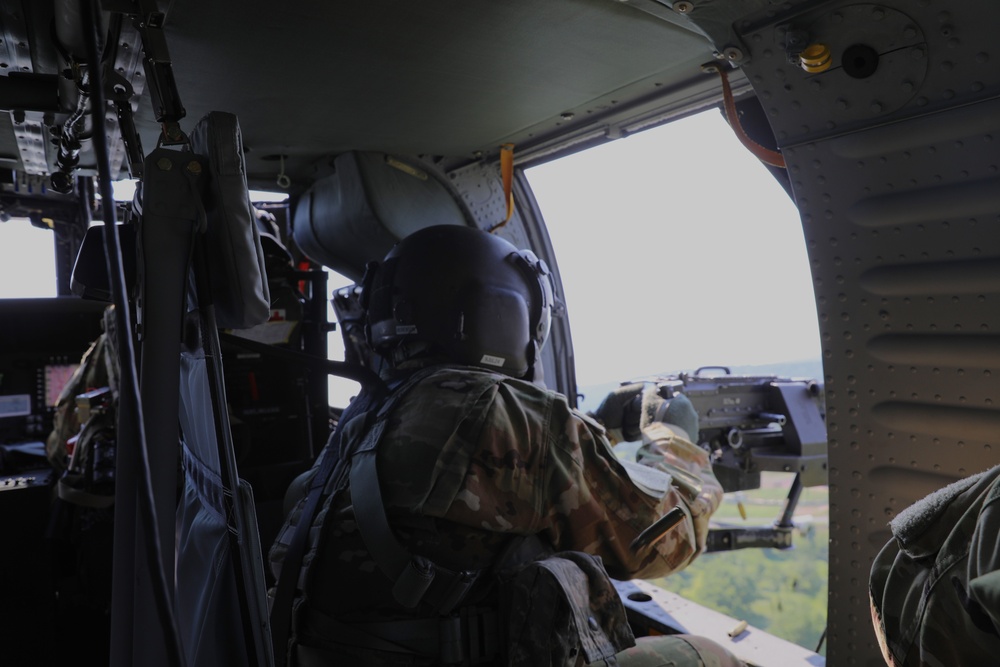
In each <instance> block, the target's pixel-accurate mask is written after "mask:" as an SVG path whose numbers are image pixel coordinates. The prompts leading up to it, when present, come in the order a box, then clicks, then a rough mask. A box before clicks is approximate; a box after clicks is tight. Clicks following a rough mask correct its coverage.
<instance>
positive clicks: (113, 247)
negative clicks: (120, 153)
mask: <svg viewBox="0 0 1000 667" xmlns="http://www.w3.org/2000/svg"><path fill="white" fill-rule="evenodd" d="M80 2H81V9H82V11H81V18H82V20H83V23H84V25H83V26H82V28H83V33H84V39H85V41H86V47H87V65H88V69H89V77H90V99H91V105H90V110H91V115H92V116H93V120H92V122H93V142H94V143H93V146H94V155H95V159H96V162H97V168H98V174H99V179H98V180H99V183H100V193H101V199H102V202H103V205H102V209H103V217H104V227H105V234H104V242H105V252H106V258H107V266H108V279H109V282H110V284H111V288H112V292H113V294H114V301H115V312H116V313H117V318H118V329H119V331H120V332H122V333H123V334H124V335H122V336H121V342H120V348H121V357H122V359H121V361H122V364H121V375H122V380H121V392H122V393H123V394H124V393H125V392H126V391H127V392H129V393H130V394H131V398H132V402H133V405H134V406H135V410H136V419H135V420H133V421H134V425H135V429H136V432H135V433H128V434H124V435H125V439H127V440H128V441H131V442H134V443H136V444H137V445H138V450H139V459H140V469H141V475H142V482H141V484H140V485H139V493H138V503H139V511H140V512H141V513H142V519H143V522H144V523H145V524H146V531H145V533H146V535H145V538H146V539H145V540H144V546H145V548H146V555H147V557H148V558H149V563H150V568H149V569H150V572H151V576H152V577H153V582H152V583H153V598H154V600H155V601H156V607H157V612H158V613H159V616H160V619H161V622H162V626H163V631H164V643H165V645H166V651H167V658H168V660H169V663H170V664H171V665H174V666H175V667H182V666H183V665H184V654H183V652H182V651H181V645H180V634H179V632H178V629H177V619H176V617H175V616H174V609H173V605H172V604H171V598H170V593H169V590H170V589H169V587H168V585H167V578H166V575H165V573H164V568H163V558H162V555H161V548H162V547H161V544H160V539H159V534H160V533H159V530H158V520H157V516H156V509H155V506H154V501H153V495H152V488H153V481H152V480H153V476H152V471H151V470H150V468H149V452H148V450H147V445H146V432H145V427H144V425H143V424H144V420H143V412H142V399H141V397H140V394H139V383H138V379H137V376H138V373H137V371H136V354H135V347H134V345H133V342H132V335H131V331H132V316H131V311H130V310H129V303H128V299H127V296H126V294H125V272H124V270H123V268H122V255H121V243H120V240H119V238H118V227H117V225H116V222H117V220H116V216H115V204H114V201H115V199H114V192H113V191H112V188H111V180H112V177H111V162H110V159H109V151H108V139H107V128H106V125H105V120H104V112H105V107H106V100H105V97H104V89H103V77H102V76H101V57H100V53H99V51H98V37H97V29H98V28H97V26H98V25H99V22H98V20H97V15H96V12H97V11H99V9H98V8H97V6H96V5H95V3H94V2H93V0H80Z"/></svg>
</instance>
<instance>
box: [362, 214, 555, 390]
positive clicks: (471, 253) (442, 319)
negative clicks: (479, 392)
mask: <svg viewBox="0 0 1000 667" xmlns="http://www.w3.org/2000/svg"><path fill="white" fill-rule="evenodd" d="M362 303H363V305H364V306H365V308H366V310H367V332H368V338H369V343H370V344H371V346H372V347H373V349H375V351H377V352H379V353H380V354H382V355H384V356H387V357H390V358H391V357H393V353H394V351H399V350H405V349H406V348H407V347H408V346H407V345H405V344H406V343H409V342H417V341H422V342H425V343H430V344H431V346H432V348H433V349H435V350H436V351H437V352H440V353H442V354H443V355H444V356H445V357H447V358H448V359H449V360H451V361H454V362H457V363H460V364H466V365H472V366H481V367H483V368H488V369H491V370H495V371H499V372H501V373H504V374H506V375H510V376H513V377H518V378H526V379H529V380H530V379H533V377H534V364H535V362H536V361H537V355H538V354H539V351H540V350H541V348H542V346H543V345H544V344H545V340H546V338H548V335H549V328H550V325H551V322H552V304H553V296H552V278H551V275H550V274H549V269H548V267H547V266H546V265H545V262H544V261H542V260H540V259H538V258H537V257H535V255H534V253H532V252H531V251H530V250H518V249H517V248H516V247H514V246H513V245H512V244H511V243H509V242H508V241H505V240H504V239H501V238H500V237H498V236H494V235H493V234H490V233H488V232H484V231H482V230H479V229H474V228H472V227H464V226H461V225H438V226H434V227H426V228H424V229H421V230H419V231H417V232H415V233H413V234H411V235H410V236H407V237H406V238H404V239H403V240H402V241H400V242H399V243H398V244H396V246H395V247H394V248H393V249H392V250H391V251H390V252H389V254H388V255H386V257H385V260H384V261H383V262H382V263H381V264H378V263H375V262H372V263H371V264H369V265H368V270H367V271H366V274H365V278H364V281H363V291H362Z"/></svg>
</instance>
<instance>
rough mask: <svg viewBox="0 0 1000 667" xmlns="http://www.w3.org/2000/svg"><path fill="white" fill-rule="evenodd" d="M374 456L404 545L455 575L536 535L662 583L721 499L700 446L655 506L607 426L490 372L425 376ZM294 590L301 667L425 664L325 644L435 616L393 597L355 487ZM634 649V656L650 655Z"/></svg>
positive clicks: (352, 433)
mask: <svg viewBox="0 0 1000 667" xmlns="http://www.w3.org/2000/svg"><path fill="white" fill-rule="evenodd" d="M430 415H433V418H428V417H429V416H430ZM363 422H364V420H363V419H361V418H360V417H359V418H356V419H354V420H353V421H351V422H349V423H347V424H346V426H345V428H344V432H343V437H342V441H343V442H345V443H350V442H356V441H358V440H359V439H360V438H361V437H363V435H364V428H365V424H364V423H363ZM678 440H679V438H678ZM346 449H349V446H348V447H347V448H346ZM647 449H656V443H655V442H653V441H650V442H649V443H647ZM344 450H345V447H344V446H343V445H342V448H341V451H344ZM376 456H377V465H378V477H379V480H380V484H381V488H382V496H383V501H384V505H385V508H386V512H387V514H388V516H389V518H390V521H391V524H392V527H393V531H394V532H395V533H396V535H397V537H398V539H399V540H400V542H402V543H403V544H405V545H406V546H407V547H408V548H409V549H411V550H412V551H414V552H417V553H420V554H421V555H423V556H425V557H427V558H429V559H431V560H433V561H434V562H436V563H438V564H440V565H441V566H444V567H447V568H452V569H456V570H468V569H488V568H489V567H490V566H491V565H492V564H493V563H494V561H495V559H496V557H497V554H500V553H502V552H504V550H505V549H506V548H508V547H509V546H510V543H511V541H512V538H513V537H515V536H521V535H537V536H538V537H539V538H540V539H541V541H542V542H543V543H544V544H546V545H547V546H549V547H550V548H551V550H552V551H554V552H555V551H564V550H572V551H582V552H586V553H587V554H592V555H595V556H598V557H599V558H600V559H601V560H602V561H603V563H604V566H605V567H606V568H607V571H608V573H609V574H610V575H611V576H613V577H616V578H620V579H625V578H631V577H661V576H664V575H667V574H670V573H671V572H675V571H677V570H680V569H682V568H683V567H685V566H687V565H688V564H689V563H690V562H691V561H692V560H693V559H694V558H695V557H696V556H697V554H698V553H700V551H701V550H702V549H703V547H704V543H705V537H706V533H707V521H708V516H709V515H710V514H711V513H712V512H713V511H714V510H715V509H716V507H717V506H718V504H719V502H720V501H721V497H722V489H721V487H720V486H719V484H718V482H717V481H716V480H715V478H714V476H713V475H712V472H711V465H710V463H709V461H708V457H707V455H706V454H705V452H704V451H702V450H701V449H700V448H698V447H697V446H694V445H690V443H688V445H687V446H671V447H670V448H668V449H665V450H663V451H660V452H659V457H660V461H659V465H660V466H661V467H662V468H664V469H667V470H673V471H674V472H676V473H680V474H682V475H683V476H684V477H685V479H687V480H688V482H689V483H688V485H687V486H686V487H685V488H684V492H683V493H682V492H681V491H678V490H677V488H675V487H672V486H671V487H669V488H668V490H667V491H666V493H665V494H663V495H661V496H659V497H654V496H652V495H650V494H649V493H647V492H645V491H643V490H642V489H641V488H640V487H639V486H637V485H636V484H634V483H633V482H632V481H631V480H630V478H629V476H628V474H627V473H626V471H625V470H624V469H623V467H622V465H621V464H620V462H619V461H618V459H617V457H616V456H615V454H614V453H613V452H612V450H611V448H610V447H609V445H608V442H607V440H606V438H605V436H604V430H603V428H602V427H601V426H600V425H599V424H597V423H596V422H595V421H593V420H591V419H589V418H588V417H585V416H583V415H582V414H580V413H579V412H576V411H574V410H572V409H571V408H570V407H569V405H568V404H567V402H566V400H565V398H564V397H563V396H561V395H560V394H558V393H555V392H551V391H546V390H544V389H541V388H539V387H537V386H536V385H533V384H531V383H528V382H525V381H521V380H516V379H512V378H510V377H507V376H504V375H501V374H497V373H491V372H488V371H484V370H481V369H472V368H448V367H438V368H437V369H436V370H433V371H431V372H430V373H429V374H428V375H426V377H424V378H423V379H421V380H420V381H419V382H418V383H417V384H416V386H414V387H413V388H412V389H410V390H409V393H408V394H406V395H405V397H404V398H403V400H402V401H400V402H399V404H398V405H397V406H396V407H395V409H393V410H392V412H391V413H390V415H389V417H388V423H387V424H386V427H385V431H384V435H383V437H382V439H381V441H380V444H379V447H378V449H377V455H376ZM314 470H315V468H314ZM335 476H336V473H335V474H334V475H331V482H330V483H329V484H328V486H327V488H326V491H327V492H330V491H332V490H333V486H334V481H333V479H334V477H335ZM691 480H696V481H697V483H696V484H691V483H690V481H691ZM302 505H303V502H302V501H299V503H298V507H297V508H296V509H295V510H294V511H293V512H292V513H291V514H290V516H289V520H288V521H287V522H286V525H285V527H284V528H283V530H282V532H281V533H280V534H279V537H278V539H277V541H276V543H275V547H273V548H272V550H271V554H270V558H271V562H272V568H273V569H274V570H275V571H276V574H277V572H280V566H281V560H282V559H283V557H284V553H283V549H284V547H283V544H287V535H288V534H289V533H290V532H291V531H293V530H294V526H295V525H296V523H297V516H298V514H299V513H300V512H301V508H302ZM674 507H681V508H683V510H684V520H683V521H682V522H681V523H680V524H679V525H677V526H676V527H675V528H674V529H672V530H671V531H670V532H669V533H668V534H667V535H666V537H665V538H663V539H662V540H660V541H659V542H657V543H655V544H654V545H652V546H650V547H647V548H645V549H643V550H640V551H639V553H634V552H632V551H631V550H630V549H629V544H630V543H631V542H632V540H633V539H634V538H635V537H636V536H637V535H638V534H639V533H640V532H641V531H642V530H643V529H645V528H646V527H648V526H649V525H650V524H652V523H653V522H654V521H656V519H658V518H659V517H660V516H662V515H663V514H664V513H665V512H666V511H668V510H670V509H672V508H674ZM299 585H300V593H301V594H300V596H299V598H298V599H297V601H296V605H295V607H294V609H295V611H294V613H293V617H294V619H295V626H296V629H295V633H296V635H297V641H298V642H299V643H300V644H301V646H300V648H299V649H298V659H299V661H300V662H302V664H325V663H328V664H333V663H334V662H336V661H337V660H349V661H350V664H360V663H362V662H365V661H370V662H371V663H372V664H400V665H415V664H428V663H427V662H426V661H424V662H421V661H419V660H418V659H416V658H414V657H412V656H402V655H399V654H397V655H396V657H395V658H394V657H393V656H390V655H387V654H385V653H382V652H379V651H373V650H370V649H367V648H359V647H351V646H346V645H344V644H343V642H341V641H339V640H336V639H334V640H332V641H331V639H330V627H329V626H330V623H328V620H329V619H339V620H340V621H343V622H345V623H350V624H351V627H352V628H358V629H360V628H363V627H364V624H365V623H378V622H383V621H385V620H386V619H407V618H423V617H427V616H428V615H430V613H429V612H428V610H426V609H420V608H419V607H418V608H417V609H416V610H411V609H407V608H405V607H403V606H401V605H399V604H398V603H396V602H395V600H394V599H393V595H392V592H391V587H392V582H391V581H390V580H389V579H388V578H387V577H385V576H384V575H383V574H382V573H381V571H380V570H379V569H378V567H377V565H376V563H375V560H374V559H373V557H372V556H371V554H370V553H369V551H368V549H367V548H366V546H365V543H364V541H363V540H362V538H361V535H360V533H359V531H358V528H357V524H356V522H355V519H354V512H353V507H352V502H351V491H350V489H349V488H347V489H344V490H343V491H341V492H339V493H331V494H330V496H329V497H327V498H326V499H325V502H324V504H323V505H322V506H321V509H320V511H319V512H318V513H317V516H316V518H315V520H314V522H313V529H312V537H311V547H310V550H309V551H308V552H307V553H306V556H305V558H304V560H303V571H302V574H301V576H300V579H299ZM490 590H491V589H490V587H489V586H484V587H481V588H479V589H477V588H473V589H472V591H470V593H469V595H467V596H466V598H465V600H464V601H463V605H476V604H490V602H489V598H488V596H489V593H490ZM678 642H679V644H678ZM659 643H660V644H661V645H665V644H669V645H670V649H669V651H668V653H667V655H683V654H684V653H687V654H692V651H693V649H692V644H691V643H688V642H685V641H684V640H682V639H674V638H669V639H665V638H660V641H659ZM306 647H308V648H306ZM631 650H632V651H636V653H635V655H636V656H637V659H639V657H641V656H645V655H648V653H649V650H648V648H641V649H631ZM719 650H720V651H721V652H722V654H724V657H726V656H728V654H725V652H724V651H722V649H719ZM678 651H679V652H680V653H678ZM695 653H696V652H695ZM727 659H731V658H729V657H727ZM663 660H664V661H661V662H660V663H650V662H642V661H641V660H640V661H639V662H636V663H634V664H639V665H646V664H675V663H674V662H671V660H673V658H670V657H667V658H664V659H663ZM342 664H347V663H346V662H345V663H342ZM621 664H630V665H631V664H633V663H632V662H631V661H623V662H622V663H621ZM676 664H678V665H680V664H684V665H687V664H692V665H699V664H708V665H711V664H737V663H735V662H732V663H730V662H712V661H711V660H710V659H709V660H705V661H704V662H697V661H696V662H690V661H678V662H676Z"/></svg>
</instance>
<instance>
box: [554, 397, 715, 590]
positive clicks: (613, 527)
mask: <svg viewBox="0 0 1000 667" xmlns="http://www.w3.org/2000/svg"><path fill="white" fill-rule="evenodd" d="M554 417H555V423H559V421H560V417H559V415H554ZM564 423H565V430H564V433H563V438H562V439H561V443H560V444H559V446H557V447H555V448H554V451H553V463H554V465H553V470H552V476H551V478H550V492H551V494H552V500H553V506H554V515H553V517H552V522H551V525H552V527H551V532H552V535H553V539H554V542H555V544H556V545H557V546H558V547H559V548H566V549H578V550H581V551H586V552H588V553H592V554H595V555H597V556H600V557H601V558H602V559H603V561H604V564H605V567H607V570H608V573H609V574H611V576H613V577H616V578H619V579H628V578H636V577H640V578H649V577H660V576H665V575H668V574H670V573H672V572H676V571H678V570H681V569H683V568H684V567H686V566H687V565H688V564H689V563H690V562H691V561H692V560H693V559H694V557H695V556H696V555H697V554H698V553H699V551H700V549H699V531H698V527H699V525H700V523H701V519H700V516H701V514H700V513H699V514H696V513H695V512H693V511H692V509H694V510H695V511H697V512H700V511H701V510H702V508H700V506H695V505H692V504H691V503H689V502H688V501H687V499H686V498H685V496H684V494H683V493H682V491H681V490H680V489H679V487H678V486H677V485H670V486H669V487H668V488H667V490H666V492H665V493H664V494H663V495H660V496H654V495H651V494H650V493H649V492H648V491H647V490H644V489H643V488H641V487H640V486H638V485H636V484H635V483H634V482H633V481H632V480H631V479H630V478H629V476H628V473H627V472H626V471H625V469H624V468H623V467H622V465H621V463H620V462H619V461H618V458H617V456H616V455H615V453H614V452H613V451H612V449H611V446H610V444H609V443H608V441H607V438H606V437H605V435H604V430H603V428H602V427H601V426H600V425H598V424H597V423H595V422H593V421H591V420H590V419H588V418H586V417H584V416H582V415H580V414H578V413H576V412H571V413H569V414H568V415H566V418H565V421H564ZM674 507H680V508H681V509H682V511H683V512H684V520H683V521H681V522H680V523H679V524H677V525H676V526H674V527H673V528H672V529H670V530H669V531H668V532H667V534H666V535H665V536H664V537H663V538H662V539H660V540H658V541H656V542H654V543H653V544H651V545H650V546H647V547H645V548H643V549H641V550H639V551H633V550H632V549H631V548H630V544H631V543H632V541H633V540H634V539H635V538H636V537H637V536H638V535H639V533H641V532H642V531H643V530H644V529H646V528H648V527H649V526H650V525H651V524H653V523H654V522H655V521H656V520H657V519H659V518H660V517H661V516H663V515H664V514H666V513H667V512H668V511H670V510H671V509H673V508H674ZM706 521H707V519H706ZM701 543H702V544H703V543H704V536H702V537H701Z"/></svg>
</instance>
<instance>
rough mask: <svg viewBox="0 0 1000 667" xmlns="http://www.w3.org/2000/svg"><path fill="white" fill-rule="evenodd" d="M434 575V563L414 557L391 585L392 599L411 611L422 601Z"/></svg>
mask: <svg viewBox="0 0 1000 667" xmlns="http://www.w3.org/2000/svg"><path fill="white" fill-rule="evenodd" d="M436 574H437V572H436V570H435V568H434V563H432V562H431V561H429V560H427V559H426V558H423V557H421V556H414V557H413V558H411V559H410V562H408V563H407V564H406V567H404V568H403V571H402V572H400V573H399V578H397V579H396V583H395V584H393V587H392V597H394V598H395V599H396V602H398V603H399V604H401V605H403V606H404V607H406V608H407V609H413V608H414V607H416V606H417V605H418V604H419V603H420V600H422V599H423V597H424V593H426V592H427V589H428V588H430V586H431V583H432V582H433V581H434V576H435V575H436Z"/></svg>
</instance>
